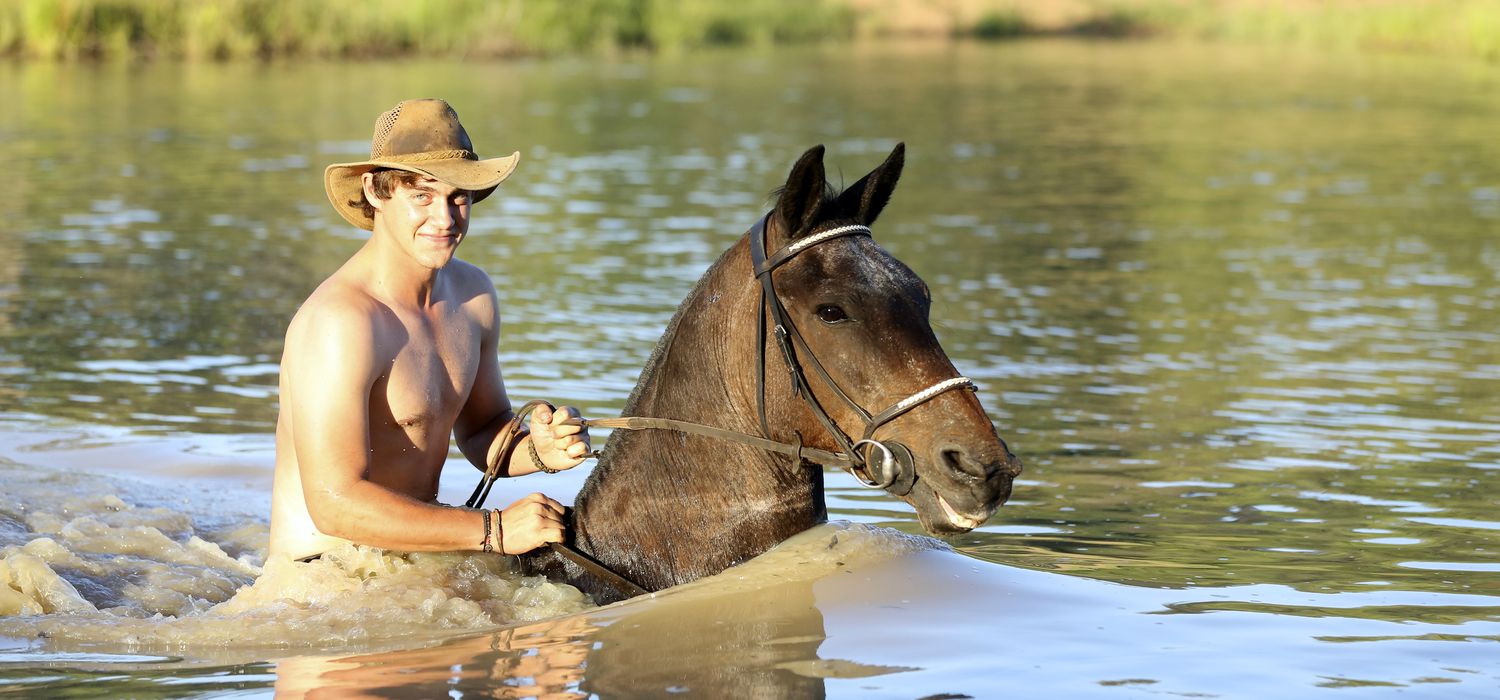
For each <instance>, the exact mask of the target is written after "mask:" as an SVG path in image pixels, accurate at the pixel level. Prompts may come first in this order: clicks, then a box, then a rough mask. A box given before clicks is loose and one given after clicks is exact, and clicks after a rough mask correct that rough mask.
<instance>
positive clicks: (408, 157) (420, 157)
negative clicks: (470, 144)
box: [370, 148, 479, 163]
mask: <svg viewBox="0 0 1500 700" xmlns="http://www.w3.org/2000/svg"><path fill="white" fill-rule="evenodd" d="M454 158H462V159H464V160H479V156H477V155H474V152H473V151H470V150H465V149H462V148H455V149H453V150H448V151H424V152H422V153H405V154H402V155H392V156H382V155H376V154H374V153H372V154H370V160H383V161H386V162H390V163H424V162H427V161H430V160H453V159H454Z"/></svg>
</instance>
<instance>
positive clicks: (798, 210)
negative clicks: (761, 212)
mask: <svg viewBox="0 0 1500 700" xmlns="http://www.w3.org/2000/svg"><path fill="white" fill-rule="evenodd" d="M827 189H828V181H827V180H826V179H825V176H824V174H823V146H822V144H819V145H817V146H813V147H812V148H809V149H807V152H806V153H803V154H802V157H801V158H798V159H797V164H796V165H793V166H792V174H791V175H788V176H787V178H786V186H784V187H782V188H781V196H780V197H778V198H777V199H776V216H777V217H778V218H780V219H781V225H782V229H781V230H782V231H784V232H785V233H786V237H787V240H791V239H793V238H797V237H798V236H801V235H802V234H804V233H807V230H808V229H809V228H812V225H813V222H814V221H817V219H818V209H819V208H821V207H822V205H823V193H824V191H826V190H827Z"/></svg>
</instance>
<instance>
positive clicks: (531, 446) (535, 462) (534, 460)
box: [526, 435, 562, 474]
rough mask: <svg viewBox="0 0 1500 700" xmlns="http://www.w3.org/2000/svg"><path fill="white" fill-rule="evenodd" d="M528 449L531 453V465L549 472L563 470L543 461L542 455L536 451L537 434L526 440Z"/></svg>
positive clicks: (554, 472) (553, 472)
mask: <svg viewBox="0 0 1500 700" xmlns="http://www.w3.org/2000/svg"><path fill="white" fill-rule="evenodd" d="M526 451H527V452H530V453H531V466H534V467H536V468H537V470H539V471H544V472H547V473H548V474H556V473H558V472H560V471H562V470H561V469H553V468H552V467H549V466H547V465H546V464H544V463H543V462H542V456H541V455H539V454H537V453H536V436H534V435H533V436H532V437H531V439H530V440H527V441H526Z"/></svg>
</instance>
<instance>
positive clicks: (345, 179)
mask: <svg viewBox="0 0 1500 700" xmlns="http://www.w3.org/2000/svg"><path fill="white" fill-rule="evenodd" d="M520 161H521V154H520V152H519V151H518V152H516V153H512V154H510V155H508V156H505V157H503V158H488V159H485V160H467V159H464V158H448V159H444V160H429V161H422V162H419V163H402V162H398V161H391V160H366V161H360V162H358V163H335V164H333V165H330V166H328V168H327V169H325V170H324V171H323V189H324V190H325V191H326V192H327V193H328V201H329V202H330V203H332V204H333V208H334V210H335V211H337V212H338V213H339V215H340V216H342V217H344V220H345V221H348V222H349V223H351V224H354V225H355V226H358V227H360V228H362V229H364V230H366V231H370V230H373V229H374V228H375V219H373V218H371V217H369V216H366V215H365V210H364V207H363V206H361V204H360V203H361V202H363V201H364V194H363V190H364V183H363V180H362V177H363V175H364V174H365V173H368V172H370V171H372V170H376V169H378V168H390V169H393V170H406V171H408V172H413V173H418V174H420V175H425V176H427V177H430V178H432V179H434V180H437V181H439V182H443V183H446V184H448V185H450V186H452V187H456V188H458V189H461V190H468V191H470V192H472V193H473V199H472V200H470V203H471V204H472V203H474V202H478V201H480V200H482V199H484V198H485V197H488V196H490V193H491V192H494V191H495V188H496V187H498V186H499V185H500V183H501V182H504V181H505V178H508V177H510V174H511V173H513V172H515V170H516V164H517V163H519V162H520Z"/></svg>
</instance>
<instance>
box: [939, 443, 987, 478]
mask: <svg viewBox="0 0 1500 700" xmlns="http://www.w3.org/2000/svg"><path fill="white" fill-rule="evenodd" d="M938 463H939V464H941V465H943V466H944V467H945V468H947V469H949V470H951V471H956V472H959V473H961V474H967V475H969V476H972V477H974V478H975V479H986V478H988V477H989V475H990V473H991V472H992V471H994V468H995V467H998V466H999V465H990V464H987V463H986V462H985V461H984V460H978V459H974V458H973V457H972V456H970V455H969V453H968V452H967V451H965V450H964V449H962V448H958V447H944V448H941V449H939V450H938Z"/></svg>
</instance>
